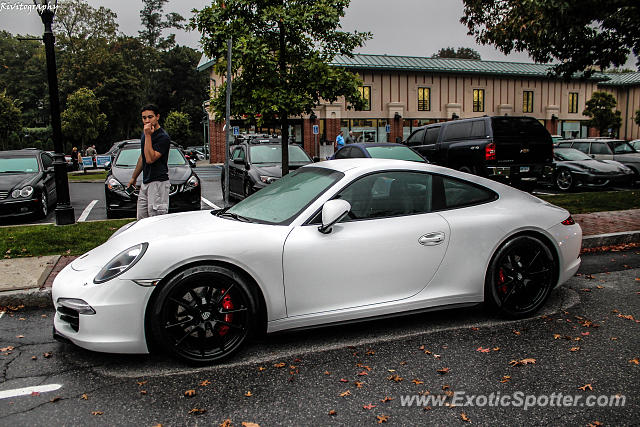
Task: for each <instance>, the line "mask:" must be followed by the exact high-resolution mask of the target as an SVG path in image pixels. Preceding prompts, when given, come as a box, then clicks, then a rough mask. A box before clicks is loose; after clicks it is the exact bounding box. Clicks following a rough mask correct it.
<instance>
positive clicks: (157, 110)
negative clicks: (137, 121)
mask: <svg viewBox="0 0 640 427" xmlns="http://www.w3.org/2000/svg"><path fill="white" fill-rule="evenodd" d="M147 110H148V111H153V114H154V115H156V116H157V115H158V114H160V108H158V106H157V105H156V104H145V105H143V106H142V108H140V113H141V114H142V112H143V111H147Z"/></svg>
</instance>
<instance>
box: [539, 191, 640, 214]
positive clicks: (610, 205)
mask: <svg viewBox="0 0 640 427" xmlns="http://www.w3.org/2000/svg"><path fill="white" fill-rule="evenodd" d="M538 197H539V198H541V199H543V200H546V201H547V202H549V203H553V204H554V205H556V206H560V207H563V208H565V209H566V210H568V211H569V212H571V213H572V214H581V213H591V212H605V211H621V210H626V209H640V190H628V191H606V192H604V191H603V192H600V191H598V192H596V191H594V192H588V193H574V194H559V195H538Z"/></svg>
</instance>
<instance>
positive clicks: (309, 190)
mask: <svg viewBox="0 0 640 427" xmlns="http://www.w3.org/2000/svg"><path fill="white" fill-rule="evenodd" d="M581 240H582V231H581V229H580V226H579V225H578V224H576V223H575V222H574V221H573V219H572V218H571V216H570V214H569V212H568V211H566V210H565V209H562V208H559V207H557V206H554V205H551V204H549V203H547V202H544V201H542V200H540V199H538V198H536V197H534V196H532V195H530V194H527V193H524V192H521V191H519V190H516V189H514V188H512V187H508V186H505V185H503V184H500V183H498V182H495V181H491V180H488V179H485V178H482V177H479V176H475V175H470V174H466V173H463V172H459V171H454V170H452V169H448V168H443V167H439V166H434V165H430V164H425V163H417V162H407V161H400V160H389V159H344V160H333V161H331V160H330V161H325V162H321V163H315V164H311V165H308V166H304V167H302V168H299V169H297V170H295V171H294V172H292V173H290V174H288V175H286V176H285V177H283V178H281V179H279V180H277V181H275V182H273V183H272V184H271V185H269V186H267V187H265V188H263V189H262V190H260V191H258V192H256V193H254V194H252V195H251V196H249V197H247V198H246V199H244V200H243V201H242V202H240V203H238V204H236V205H234V206H233V207H231V208H225V209H221V210H214V211H197V212H185V213H177V214H169V215H161V216H155V217H151V218H146V219H143V220H140V221H137V222H132V223H130V224H128V225H126V226H124V227H122V228H121V229H119V230H118V231H116V233H115V234H114V235H112V236H111V238H110V239H109V240H108V241H107V242H106V243H104V244H103V245H101V246H98V247H97V248H95V249H93V250H91V251H90V252H87V253H86V254H84V255H82V256H80V257H79V258H77V259H76V260H75V261H73V262H72V263H71V264H69V265H68V266H67V267H65V268H64V270H62V271H61V272H60V273H59V274H58V276H57V277H56V279H55V281H54V283H53V289H52V297H53V302H54V305H55V308H56V310H57V313H56V316H55V320H54V334H55V335H56V336H57V337H59V338H62V339H67V340H69V341H71V342H73V343H75V344H76V345H78V346H81V347H84V348H87V349H90V350H96V351H104V352H117V353H146V352H148V351H150V349H151V348H152V347H153V348H154V349H155V348H159V349H163V350H165V351H167V352H169V353H171V354H172V355H174V356H177V357H178V358H180V359H182V360H185V361H188V362H192V363H211V362H214V361H218V360H220V359H222V358H226V357H229V356H230V355H232V354H234V353H235V352H237V351H238V350H239V349H240V348H241V347H242V345H243V344H245V343H246V342H247V341H248V340H249V339H250V338H251V336H253V335H255V334H262V333H265V332H266V333H269V332H276V331H283V330H288V329H299V328H308V327H313V326H317V325H324V324H333V323H341V322H352V321H361V320H363V319H371V318H376V317H379V316H389V315H396V314H400V313H403V312H416V311H424V310H431V309H434V308H437V307H439V308H445V307H454V306H466V305H471V304H479V303H482V302H484V303H486V304H488V305H489V306H490V307H493V308H495V309H496V310H497V311H499V312H500V313H502V314H504V315H505V316H508V317H513V318H521V317H527V316H531V315H532V314H534V313H535V312H536V311H537V310H538V309H539V308H540V307H541V306H542V305H543V304H544V302H545V300H546V299H547V298H548V296H549V294H550V293H551V291H552V290H553V288H554V287H555V286H558V285H560V284H562V283H564V282H565V281H567V280H568V279H569V278H570V277H572V276H573V275H574V274H575V272H576V271H577V269H578V267H579V265H580V257H579V253H580V246H581ZM319 260H323V262H330V263H331V265H332V267H331V268H324V267H321V265H320V264H319Z"/></svg>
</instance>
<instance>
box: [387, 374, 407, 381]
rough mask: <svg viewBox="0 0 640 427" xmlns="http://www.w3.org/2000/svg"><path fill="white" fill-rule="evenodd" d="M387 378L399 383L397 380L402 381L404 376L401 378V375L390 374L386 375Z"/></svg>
mask: <svg viewBox="0 0 640 427" xmlns="http://www.w3.org/2000/svg"><path fill="white" fill-rule="evenodd" d="M387 379H388V380H391V381H395V382H397V383H399V382H400V381H402V380H403V379H404V378H402V377H401V376H399V375H390V376H388V377H387Z"/></svg>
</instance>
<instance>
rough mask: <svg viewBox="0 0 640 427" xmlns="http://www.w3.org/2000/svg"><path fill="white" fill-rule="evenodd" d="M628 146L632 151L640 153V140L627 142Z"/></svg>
mask: <svg viewBox="0 0 640 427" xmlns="http://www.w3.org/2000/svg"><path fill="white" fill-rule="evenodd" d="M629 145H631V146H632V147H633V149H634V150H636V151H639V152H640V139H634V140H633V141H629Z"/></svg>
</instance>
